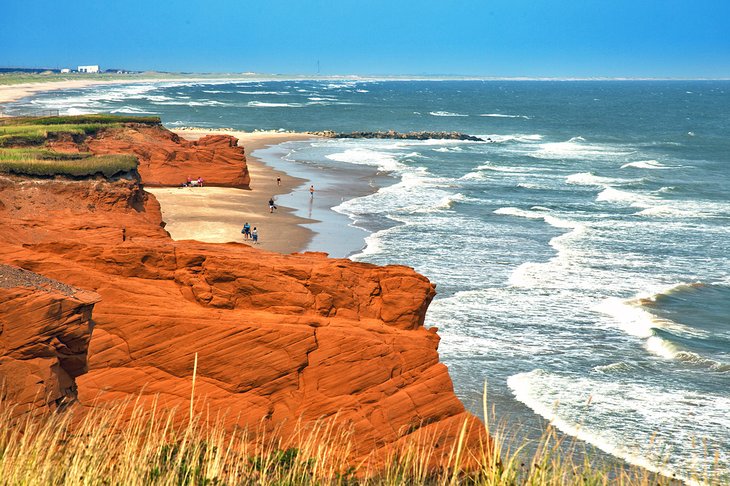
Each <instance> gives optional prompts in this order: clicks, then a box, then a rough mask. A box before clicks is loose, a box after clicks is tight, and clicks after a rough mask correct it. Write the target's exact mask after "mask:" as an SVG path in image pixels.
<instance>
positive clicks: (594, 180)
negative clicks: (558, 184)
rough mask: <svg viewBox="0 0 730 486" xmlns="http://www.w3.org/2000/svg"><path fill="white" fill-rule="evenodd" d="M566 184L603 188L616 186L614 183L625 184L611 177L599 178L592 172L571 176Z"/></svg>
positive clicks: (566, 180)
mask: <svg viewBox="0 0 730 486" xmlns="http://www.w3.org/2000/svg"><path fill="white" fill-rule="evenodd" d="M565 182H567V183H568V184H577V185H582V186H603V187H605V186H606V185H607V184H614V183H620V182H625V181H622V180H619V179H613V178H611V177H601V176H597V175H595V174H593V173H591V172H579V173H577V174H571V175H569V176H568V177H567V178H566V179H565Z"/></svg>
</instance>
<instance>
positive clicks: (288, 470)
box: [0, 388, 727, 486]
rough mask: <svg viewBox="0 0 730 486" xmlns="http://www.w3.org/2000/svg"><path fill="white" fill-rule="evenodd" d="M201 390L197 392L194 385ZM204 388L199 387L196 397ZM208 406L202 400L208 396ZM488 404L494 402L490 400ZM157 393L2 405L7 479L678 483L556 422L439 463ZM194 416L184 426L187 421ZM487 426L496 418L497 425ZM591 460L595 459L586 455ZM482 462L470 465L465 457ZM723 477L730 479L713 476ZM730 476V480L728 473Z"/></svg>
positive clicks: (328, 427) (330, 427)
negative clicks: (44, 412)
mask: <svg viewBox="0 0 730 486" xmlns="http://www.w3.org/2000/svg"><path fill="white" fill-rule="evenodd" d="M193 390H194V388H193ZM193 400H194V393H192V394H191V404H192V403H193ZM198 404H199V403H198ZM484 408H485V411H486V402H485V404H484ZM187 412H188V411H187V410H177V411H176V410H163V409H161V408H160V407H159V406H158V405H157V403H156V402H154V401H152V402H151V403H148V404H147V405H146V406H142V405H141V401H138V402H136V403H132V402H123V403H120V404H117V405H116V406H113V407H111V408H102V407H96V408H94V409H92V410H91V411H90V412H89V413H87V414H85V415H83V416H82V415H80V414H79V411H78V410H76V411H74V410H73V408H72V409H70V410H66V411H65V412H63V413H55V414H52V415H49V416H47V417H45V418H43V419H41V420H38V419H35V420H32V419H27V420H25V421H23V420H18V419H17V418H13V410H12V408H9V407H8V406H7V404H5V403H1V404H0V478H1V479H0V482H2V483H3V484H22V485H28V486H32V485H56V484H58V485H61V484H125V485H127V484H128V485H137V484H139V485H142V484H144V485H147V484H155V485H156V484H160V485H162V484H164V485H171V484H175V485H223V484H226V485H228V484H230V485H238V484H261V485H315V484H316V485H356V484H357V485H402V484H408V485H411V484H413V485H434V486H453V485H462V484H463V485H485V486H487V485H489V486H492V485H495V486H497V485H517V484H528V485H535V486H540V485H609V484H611V485H613V484H618V485H626V486H633V485H637V486H649V485H665V484H667V485H668V484H677V481H674V480H671V479H669V478H665V477H662V476H659V475H656V474H653V473H650V472H648V471H646V470H643V469H638V468H633V467H616V466H609V465H605V464H601V463H600V462H597V461H591V460H590V458H584V459H583V460H580V461H576V460H574V459H573V457H575V455H574V454H569V453H568V454H566V451H565V444H562V443H561V440H560V439H559V438H558V437H557V435H556V434H555V432H554V431H553V430H552V429H549V430H548V431H547V432H546V433H545V435H544V437H543V439H542V440H541V442H540V443H539V444H538V447H537V448H536V451H535V452H534V453H530V454H527V453H526V450H525V448H524V447H523V446H521V445H519V444H517V447H514V446H515V444H507V443H505V442H504V437H505V435H504V434H503V431H502V430H499V429H497V430H496V431H492V432H493V433H492V437H493V438H494V441H493V442H485V443H483V444H482V446H481V448H478V449H477V450H473V448H468V447H466V442H465V436H466V434H465V430H466V429H465V428H462V430H461V433H460V434H459V438H458V440H457V441H456V442H455V444H454V445H453V446H452V447H451V448H450V449H449V450H447V451H444V452H443V454H444V455H443V460H442V464H443V466H442V467H439V468H435V467H432V465H431V463H430V460H431V459H432V457H431V456H432V454H431V453H432V451H428V450H424V449H423V448H417V447H409V446H404V447H403V448H401V449H399V450H397V451H394V452H392V453H391V454H389V455H388V456H387V457H385V458H382V457H380V458H376V459H373V460H372V461H370V460H368V458H354V457H353V455H352V451H353V450H354V447H353V443H354V437H353V435H352V430H349V429H346V428H341V427H338V426H337V420H336V418H334V419H330V420H328V421H317V422H313V423H309V424H303V423H299V424H298V425H297V427H296V430H295V432H294V433H291V434H288V435H287V436H283V435H282V434H280V433H277V432H272V431H270V430H267V429H266V428H264V427H255V428H254V430H241V429H233V430H231V429H226V428H225V427H224V426H223V422H224V420H223V419H224V417H220V416H217V417H211V416H210V414H209V413H206V414H193V415H191V416H188V413H187ZM181 417H184V418H183V419H182V423H180V422H181V421H180V418H181ZM486 427H489V423H488V422H486ZM584 457H585V456H584ZM465 463H470V464H471V466H470V467H469V468H464V467H461V466H460V465H462V464H465ZM701 479H702V480H705V481H707V482H708V483H712V484H720V483H721V482H722V481H723V478H720V477H707V478H701ZM724 480H725V481H727V478H725V479H724Z"/></svg>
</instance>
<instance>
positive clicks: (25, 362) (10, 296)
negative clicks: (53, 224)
mask: <svg viewBox="0 0 730 486" xmlns="http://www.w3.org/2000/svg"><path fill="white" fill-rule="evenodd" d="M98 301H99V296H98V295H97V294H95V293H92V292H87V291H83V290H81V289H78V288H74V287H71V286H68V285H65V284H63V283H61V282H58V281H55V280H52V279H49V278H46V277H44V276H42V275H38V274H35V273H33V272H28V271H25V270H22V269H20V268H17V267H12V266H8V265H0V382H2V383H3V388H2V392H3V397H2V398H3V401H4V403H6V404H7V405H9V406H11V407H12V408H11V413H12V415H23V414H25V413H29V412H30V413H34V414H37V413H42V412H43V411H49V410H58V409H59V408H63V407H66V406H68V405H70V404H71V403H73V402H74V401H75V400H76V399H77V383H76V378H77V377H79V376H80V375H82V374H84V373H85V372H86V371H87V368H88V362H87V351H88V344H89V340H90V338H91V333H92V328H93V322H92V320H91V311H92V309H93V307H94V304H95V303H96V302H98Z"/></svg>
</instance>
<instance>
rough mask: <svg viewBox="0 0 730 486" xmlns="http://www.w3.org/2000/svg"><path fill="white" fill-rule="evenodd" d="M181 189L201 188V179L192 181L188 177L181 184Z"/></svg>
mask: <svg viewBox="0 0 730 486" xmlns="http://www.w3.org/2000/svg"><path fill="white" fill-rule="evenodd" d="M182 187H203V178H202V177H198V178H197V179H193V178H192V177H190V176H188V178H187V180H186V181H185V182H183V183H182Z"/></svg>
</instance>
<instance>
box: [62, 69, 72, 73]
mask: <svg viewBox="0 0 730 486" xmlns="http://www.w3.org/2000/svg"><path fill="white" fill-rule="evenodd" d="M70 72H71V70H70V69H69V68H63V69H61V74H67V73H70Z"/></svg>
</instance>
